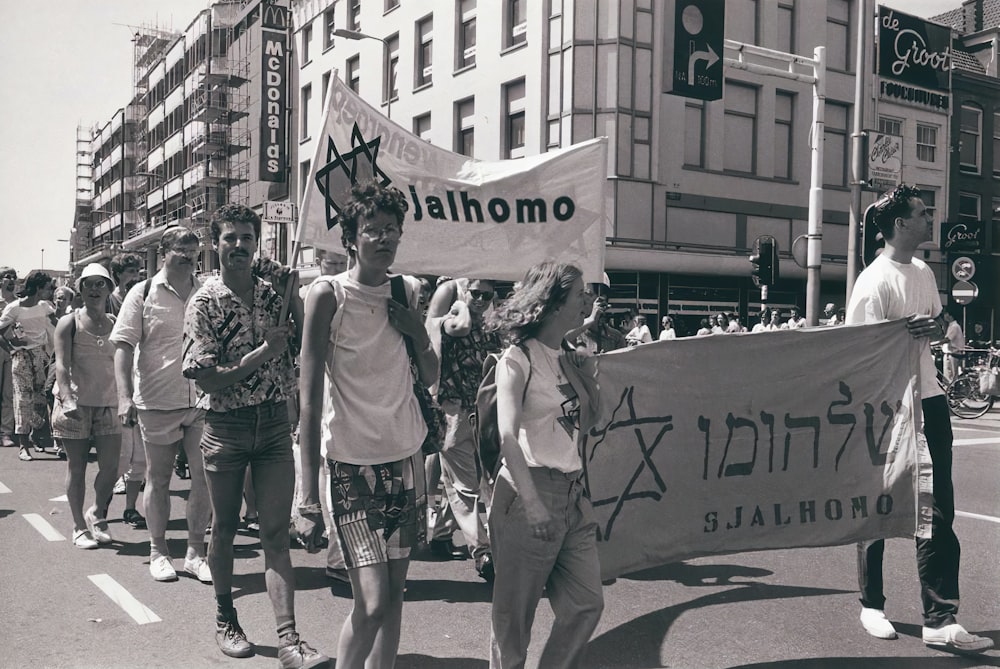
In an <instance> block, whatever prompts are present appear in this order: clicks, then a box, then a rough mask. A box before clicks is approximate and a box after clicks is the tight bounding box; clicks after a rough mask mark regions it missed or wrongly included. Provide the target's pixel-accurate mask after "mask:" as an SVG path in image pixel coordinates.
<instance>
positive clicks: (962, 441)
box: [952, 437, 1000, 446]
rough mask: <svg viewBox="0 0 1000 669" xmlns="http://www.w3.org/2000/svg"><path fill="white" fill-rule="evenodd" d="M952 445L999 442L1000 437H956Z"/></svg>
mask: <svg viewBox="0 0 1000 669" xmlns="http://www.w3.org/2000/svg"><path fill="white" fill-rule="evenodd" d="M952 444H953V445H954V446H975V445H977V444H1000V437H983V438H982V439H956V440H955V441H953V442H952Z"/></svg>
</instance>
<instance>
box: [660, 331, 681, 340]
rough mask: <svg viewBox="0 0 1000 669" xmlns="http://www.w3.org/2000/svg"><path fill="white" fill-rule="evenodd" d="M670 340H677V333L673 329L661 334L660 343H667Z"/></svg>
mask: <svg viewBox="0 0 1000 669" xmlns="http://www.w3.org/2000/svg"><path fill="white" fill-rule="evenodd" d="M668 339H677V332H676V331H675V330H674V329H673V328H667V329H666V330H663V331H662V332H660V341H667V340H668Z"/></svg>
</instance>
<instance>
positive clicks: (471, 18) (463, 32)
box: [455, 0, 476, 70]
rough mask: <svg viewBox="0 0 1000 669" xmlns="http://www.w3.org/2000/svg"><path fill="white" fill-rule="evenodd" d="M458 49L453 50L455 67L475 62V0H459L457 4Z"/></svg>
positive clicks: (458, 67) (468, 65) (457, 68)
mask: <svg viewBox="0 0 1000 669" xmlns="http://www.w3.org/2000/svg"><path fill="white" fill-rule="evenodd" d="M456 33H457V35H458V49H456V50H455V69H456V70H461V69H462V68H464V67H472V66H473V65H475V64H476V0H461V2H459V5H458V29H457V30H456Z"/></svg>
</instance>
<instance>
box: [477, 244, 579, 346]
mask: <svg viewBox="0 0 1000 669" xmlns="http://www.w3.org/2000/svg"><path fill="white" fill-rule="evenodd" d="M581 276H582V273H581V272H580V270H579V269H578V268H577V267H575V266H573V265H570V264H567V263H557V262H555V261H552V260H546V261H545V262H542V263H539V264H537V265H535V266H534V267H532V268H531V269H529V270H528V271H527V273H526V274H525V275H524V279H523V280H522V281H521V282H520V284H519V285H518V287H517V289H516V290H515V291H514V293H513V294H512V295H511V296H510V297H509V298H507V300H506V301H505V302H504V303H503V304H501V305H500V306H499V307H498V308H496V309H494V310H493V311H492V313H490V314H489V315H487V318H486V329H487V330H490V331H495V332H499V333H501V335H503V336H504V338H505V339H507V340H508V341H509V343H511V344H519V343H521V342H523V341H525V340H528V339H531V338H532V337H535V336H536V335H537V334H538V331H539V330H540V329H541V327H542V325H543V323H544V322H545V320H546V319H547V318H548V317H549V316H551V315H552V313H553V312H555V310H556V309H558V308H559V307H561V306H562V305H563V304H565V303H566V298H567V297H568V296H569V291H570V288H571V287H572V286H573V282H574V281H576V279H578V278H579V277H581Z"/></svg>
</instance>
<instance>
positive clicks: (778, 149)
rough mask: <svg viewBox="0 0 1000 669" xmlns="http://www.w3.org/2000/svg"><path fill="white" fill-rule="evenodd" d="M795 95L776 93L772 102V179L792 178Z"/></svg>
mask: <svg viewBox="0 0 1000 669" xmlns="http://www.w3.org/2000/svg"><path fill="white" fill-rule="evenodd" d="M794 109H795V94H794V93H785V92H782V91H778V93H777V96H776V97H775V100H774V177H775V178H776V179H791V178H792V155H793V151H792V136H793V135H792V115H793V112H794Z"/></svg>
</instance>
